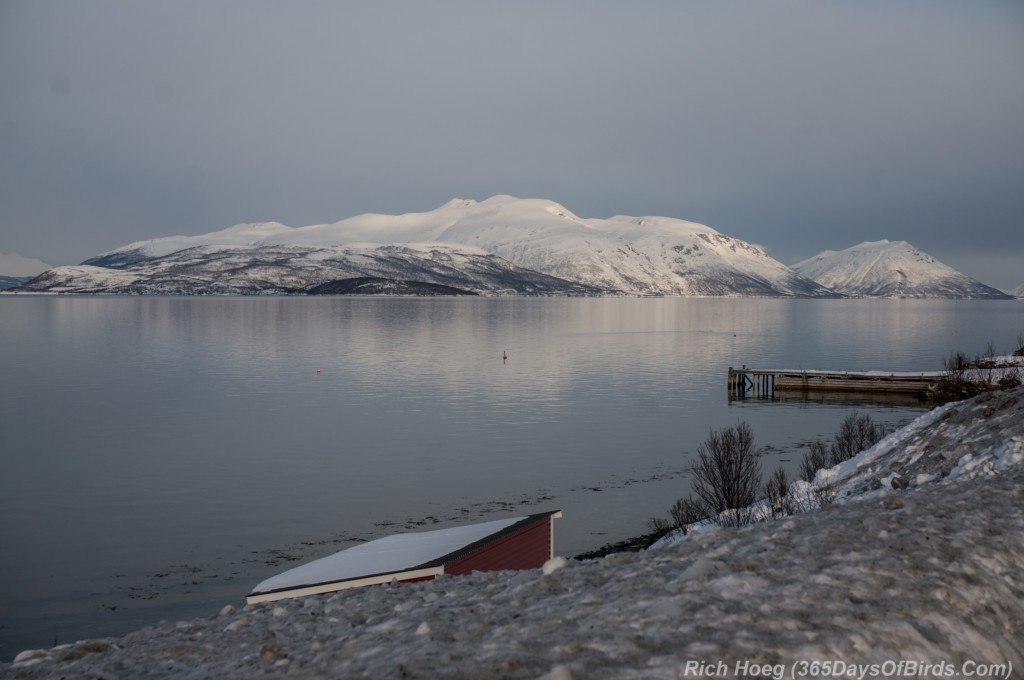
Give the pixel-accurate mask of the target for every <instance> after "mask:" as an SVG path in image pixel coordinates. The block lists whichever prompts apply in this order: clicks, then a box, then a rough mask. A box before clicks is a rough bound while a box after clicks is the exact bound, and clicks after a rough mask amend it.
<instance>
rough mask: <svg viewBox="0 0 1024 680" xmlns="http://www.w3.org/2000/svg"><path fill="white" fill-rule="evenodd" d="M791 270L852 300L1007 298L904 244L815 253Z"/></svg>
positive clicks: (868, 244)
mask: <svg viewBox="0 0 1024 680" xmlns="http://www.w3.org/2000/svg"><path fill="white" fill-rule="evenodd" d="M793 269H794V270H795V271H796V272H798V273H800V274H801V275H803V276H806V277H808V278H810V279H813V280H815V281H817V282H818V283H820V284H821V285H823V286H827V287H828V288H830V289H832V290H834V291H836V292H837V293H842V294H843V295H847V296H850V297H881V298H977V299H1007V298H1009V297H1011V296H1009V295H1007V294H1006V293H1004V292H1003V291H1001V290H998V289H996V288H992V287H991V286H986V285H985V284H983V283H981V282H979V281H976V280H974V279H972V278H970V277H969V276H966V275H964V274H961V273H960V272H958V271H956V270H955V269H953V268H952V267H949V266H947V265H944V264H943V263H941V262H939V261H938V260H936V259H935V258H934V257H932V256H931V255H928V254H927V253H923V252H921V251H920V250H918V249H917V248H915V247H914V246H912V245H910V244H909V243H907V242H906V241H894V242H893V241H868V242H865V243H861V244H860V245H856V246H853V247H852V248H847V249H846V250H840V251H838V252H837V251H832V250H826V251H825V252H822V253H818V254H817V255H815V256H814V257H812V258H809V259H807V260H804V261H803V262H798V263H796V264H795V265H793Z"/></svg>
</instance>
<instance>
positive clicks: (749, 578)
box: [0, 389, 1024, 680]
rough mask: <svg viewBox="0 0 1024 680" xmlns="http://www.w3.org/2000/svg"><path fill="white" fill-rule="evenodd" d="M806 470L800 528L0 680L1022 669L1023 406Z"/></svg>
mask: <svg viewBox="0 0 1024 680" xmlns="http://www.w3.org/2000/svg"><path fill="white" fill-rule="evenodd" d="M823 472H824V474H822V473H819V477H821V479H822V481H825V480H829V483H834V484H839V487H838V488H839V489H840V492H839V494H838V496H837V502H836V503H835V504H834V505H831V506H829V507H825V508H822V509H820V510H817V511H813V512H805V513H802V514H797V515H793V516H789V517H785V518H783V519H780V520H775V521H771V522H764V523H760V524H755V525H752V526H748V527H746V528H743V529H739V530H717V531H711V532H704V533H699V534H696V535H691V536H688V537H686V539H685V540H682V541H679V542H676V543H674V544H671V545H667V546H663V547H661V548H660V549H658V550H649V551H647V552H641V553H619V554H613V555H609V556H608V557H605V558H601V559H595V560H587V561H582V562H578V561H569V560H564V559H561V558H556V560H554V561H552V562H550V563H549V564H548V565H546V568H545V569H544V570H535V571H523V572H492V573H485V574H474V575H472V576H465V577H447V578H441V579H439V580H436V581H432V582H425V583H417V584H405V585H397V586H390V587H373V588H363V589H357V590H351V591H344V592H342V593H339V594H335V595H331V596H322V597H311V598H306V599H300V600H292V601H285V602H282V603H274V604H270V605H257V606H248V607H245V608H244V609H243V610H238V611H235V610H234V608H232V607H225V608H224V609H223V610H222V611H221V612H219V613H217V614H214V615H211V616H209V617H207V618H203V619H196V620H193V621H184V622H178V623H161V624H160V625H157V626H153V627H149V628H145V629H142V630H139V631H137V632H134V633H131V634H128V635H125V636H123V637H120V638H117V639H105V640H90V641H83V642H78V643H76V644H72V645H62V646H60V647H56V648H54V649H50V650H28V651H26V652H23V653H22V654H20V655H19V656H18V657H17V659H16V660H15V662H14V663H11V664H0V676H2V677H5V678H8V677H9V678H79V677H81V678H86V677H88V678H143V677H144V678H188V679H191V680H200V679H203V678H224V677H245V678H250V677H273V678H277V677H280V678H288V677H296V678H338V677H354V678H364V677H365V678H370V677H373V678H403V677H404V678H436V677H444V678H539V677H546V678H551V679H555V678H558V679H565V678H680V677H756V676H760V677H774V678H779V677H793V676H800V674H801V672H803V673H805V674H807V675H805V677H814V676H815V675H816V676H817V677H826V676H827V677H839V676H844V677H845V676H848V675H850V674H851V673H852V674H853V677H863V678H869V677H882V676H885V675H888V676H895V675H903V676H904V677H933V676H939V675H941V676H945V677H967V676H969V675H975V676H979V675H986V676H990V677H991V676H995V677H1019V676H1020V674H1021V673H1024V390H1021V389H1017V390H1014V391H1013V392H1007V393H996V394H993V395H984V396H983V397H981V398H978V399H975V400H972V401H970V402H962V403H959V404H951V405H947V406H946V407H942V408H940V409H936V410H935V411H933V412H931V413H930V414H928V415H926V416H923V417H922V418H921V419H918V421H915V423H912V424H911V425H909V426H908V427H907V428H905V429H904V430H901V431H900V432H899V433H896V434H895V435H890V436H889V437H887V438H886V440H883V442H880V443H879V444H878V445H877V446H876V447H875V448H873V449H871V450H869V451H867V452H864V453H863V454H861V456H858V457H857V458H855V459H853V460H852V461H848V462H847V463H845V464H844V465H843V466H841V467H840V468H839V469H833V470H832V471H827V472H825V471H823ZM896 477H899V478H900V480H903V481H906V482H907V483H906V484H905V485H904V484H903V483H902V481H901V483H900V484H893V483H892V482H893V480H894V479H895V478H896ZM897 487H898V488H897ZM904 487H906V488H904ZM823 663H828V664H829V666H828V674H827V675H823V674H822V673H823V670H824V668H825V666H823V665H822V664H823ZM813 664H817V665H816V666H815V665H813ZM897 664H901V665H898V666H897ZM815 669H816V670H815ZM840 670H842V671H843V672H838V671H840ZM911 671H914V672H911Z"/></svg>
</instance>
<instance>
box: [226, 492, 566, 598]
mask: <svg viewBox="0 0 1024 680" xmlns="http://www.w3.org/2000/svg"><path fill="white" fill-rule="evenodd" d="M561 516H562V513H561V512H560V511H558V510H554V511H551V512H542V513H538V514H536V515H530V516H528V517H510V518H508V519H499V520H494V521H491V522H482V523H480V524H470V525H468V526H460V527H451V528H449V529H437V530H434V531H421V532H417V533H411V534H395V535H393V536H386V537H384V538H379V539H377V540H375V541H370V542H368V543H363V544H362V545H357V546H354V547H352V548H349V549H347V550H342V551H341V552H337V553H334V554H333V555H328V556H327V557H323V558H321V559H318V560H314V561H312V562H308V563H306V564H303V565H301V566H298V567H295V568H294V569H289V570H288V571H286V572H283V573H280V574H278V575H277V576H272V577H270V578H268V579H267V580H265V581H263V582H262V583H260V584H259V585H257V586H256V587H255V588H254V589H253V591H252V593H250V594H249V596H248V597H246V598H245V600H246V602H248V603H249V604H253V603H255V602H270V601H272V600H283V599H286V598H290V597H302V596H305V595H319V594H323V593H333V592H335V591H338V590H344V589H346V588H358V587H360V586H369V585H376V584H380V583H400V582H403V581H404V582H408V581H425V580H430V579H433V578H434V577H436V576H438V575H440V574H451V575H456V576H457V575H461V574H469V573H472V572H474V571H498V570H501V569H537V568H539V567H541V566H543V565H544V563H545V562H546V561H548V560H549V559H551V558H552V557H553V556H554V546H555V543H554V535H555V534H554V521H555V520H556V519H557V518H559V517H561Z"/></svg>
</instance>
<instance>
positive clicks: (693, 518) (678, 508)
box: [668, 496, 708, 534]
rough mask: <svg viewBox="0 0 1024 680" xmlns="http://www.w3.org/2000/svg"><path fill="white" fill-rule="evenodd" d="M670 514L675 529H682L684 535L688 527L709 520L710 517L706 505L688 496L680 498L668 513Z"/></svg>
mask: <svg viewBox="0 0 1024 680" xmlns="http://www.w3.org/2000/svg"><path fill="white" fill-rule="evenodd" d="M668 514H669V516H670V517H672V522H673V524H674V525H675V527H676V528H679V529H682V530H683V533H684V534H685V533H686V527H688V526H689V525H691V524H695V523H697V522H700V521H701V520H704V519H707V516H708V513H707V510H706V509H705V508H704V504H703V503H701V502H700V501H698V500H697V499H695V498H694V497H693V496H687V497H686V498H680V499H679V500H677V501H676V502H675V503H673V504H672V508H671V509H670V510H669V511H668Z"/></svg>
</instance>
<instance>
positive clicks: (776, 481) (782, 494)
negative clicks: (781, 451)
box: [764, 467, 794, 519]
mask: <svg viewBox="0 0 1024 680" xmlns="http://www.w3.org/2000/svg"><path fill="white" fill-rule="evenodd" d="M764 493H765V500H766V501H767V503H768V511H769V513H770V514H771V517H772V519H775V518H777V517H785V516H786V515H792V514H793V509H794V508H793V503H792V502H791V501H790V498H789V480H788V479H787V478H786V471H785V470H783V469H782V468H781V467H778V468H775V472H773V473H772V476H771V477H769V478H768V483H767V484H765V486H764Z"/></svg>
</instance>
